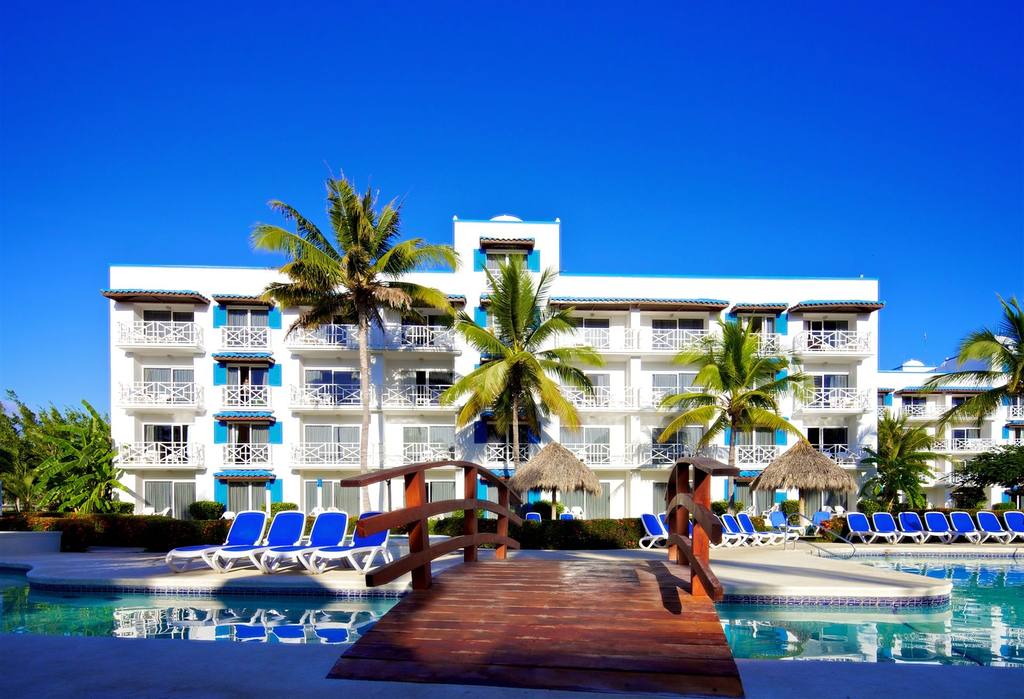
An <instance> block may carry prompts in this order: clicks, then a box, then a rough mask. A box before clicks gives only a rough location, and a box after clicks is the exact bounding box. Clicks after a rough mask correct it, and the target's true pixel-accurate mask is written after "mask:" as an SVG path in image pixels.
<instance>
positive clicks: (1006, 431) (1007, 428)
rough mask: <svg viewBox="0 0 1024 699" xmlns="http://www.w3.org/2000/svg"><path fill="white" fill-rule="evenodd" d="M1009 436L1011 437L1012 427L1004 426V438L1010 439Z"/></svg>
mask: <svg viewBox="0 0 1024 699" xmlns="http://www.w3.org/2000/svg"><path fill="white" fill-rule="evenodd" d="M1009 438H1010V428H1009V427H1003V439H1009Z"/></svg>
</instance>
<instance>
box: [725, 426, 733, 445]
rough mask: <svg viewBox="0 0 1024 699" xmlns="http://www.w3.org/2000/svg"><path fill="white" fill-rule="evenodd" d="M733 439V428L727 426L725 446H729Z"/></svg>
mask: <svg viewBox="0 0 1024 699" xmlns="http://www.w3.org/2000/svg"><path fill="white" fill-rule="evenodd" d="M731 441H732V428H731V427H726V428H725V446H729V443H730V442H731Z"/></svg>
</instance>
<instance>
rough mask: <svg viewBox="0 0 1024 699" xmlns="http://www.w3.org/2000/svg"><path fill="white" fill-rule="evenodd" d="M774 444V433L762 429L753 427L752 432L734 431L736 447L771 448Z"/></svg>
mask: <svg viewBox="0 0 1024 699" xmlns="http://www.w3.org/2000/svg"><path fill="white" fill-rule="evenodd" d="M774 444H775V432H774V431H773V430H770V429H767V428H764V427H755V428H754V429H753V430H736V446H745V447H749V446H761V447H767V446H773V445H774Z"/></svg>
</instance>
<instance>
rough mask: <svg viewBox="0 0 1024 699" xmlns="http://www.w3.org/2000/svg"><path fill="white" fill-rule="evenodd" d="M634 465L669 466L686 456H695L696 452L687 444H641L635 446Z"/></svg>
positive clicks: (633, 451) (633, 450)
mask: <svg viewBox="0 0 1024 699" xmlns="http://www.w3.org/2000/svg"><path fill="white" fill-rule="evenodd" d="M632 453H633V458H632V460H631V461H632V463H633V464H651V465H652V466H669V465H671V464H674V463H675V462H676V459H680V458H682V457H684V456H693V455H694V450H693V449H692V448H691V447H689V446H688V445H686V444H678V443H673V442H666V443H665V444H659V443H658V442H653V443H650V442H640V443H637V444H634V445H633V449H632Z"/></svg>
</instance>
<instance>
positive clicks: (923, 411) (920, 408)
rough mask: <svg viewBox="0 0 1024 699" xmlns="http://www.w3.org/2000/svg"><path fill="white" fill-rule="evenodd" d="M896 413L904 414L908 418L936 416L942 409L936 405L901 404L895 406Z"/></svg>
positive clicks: (940, 413)
mask: <svg viewBox="0 0 1024 699" xmlns="http://www.w3.org/2000/svg"><path fill="white" fill-rule="evenodd" d="M897 411H898V414H900V415H906V416H907V417H908V418H910V419H929V418H937V417H939V416H940V415H942V413H943V409H942V408H941V407H939V406H937V405H929V404H927V403H926V404H924V405H901V406H899V407H898V408H897Z"/></svg>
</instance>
